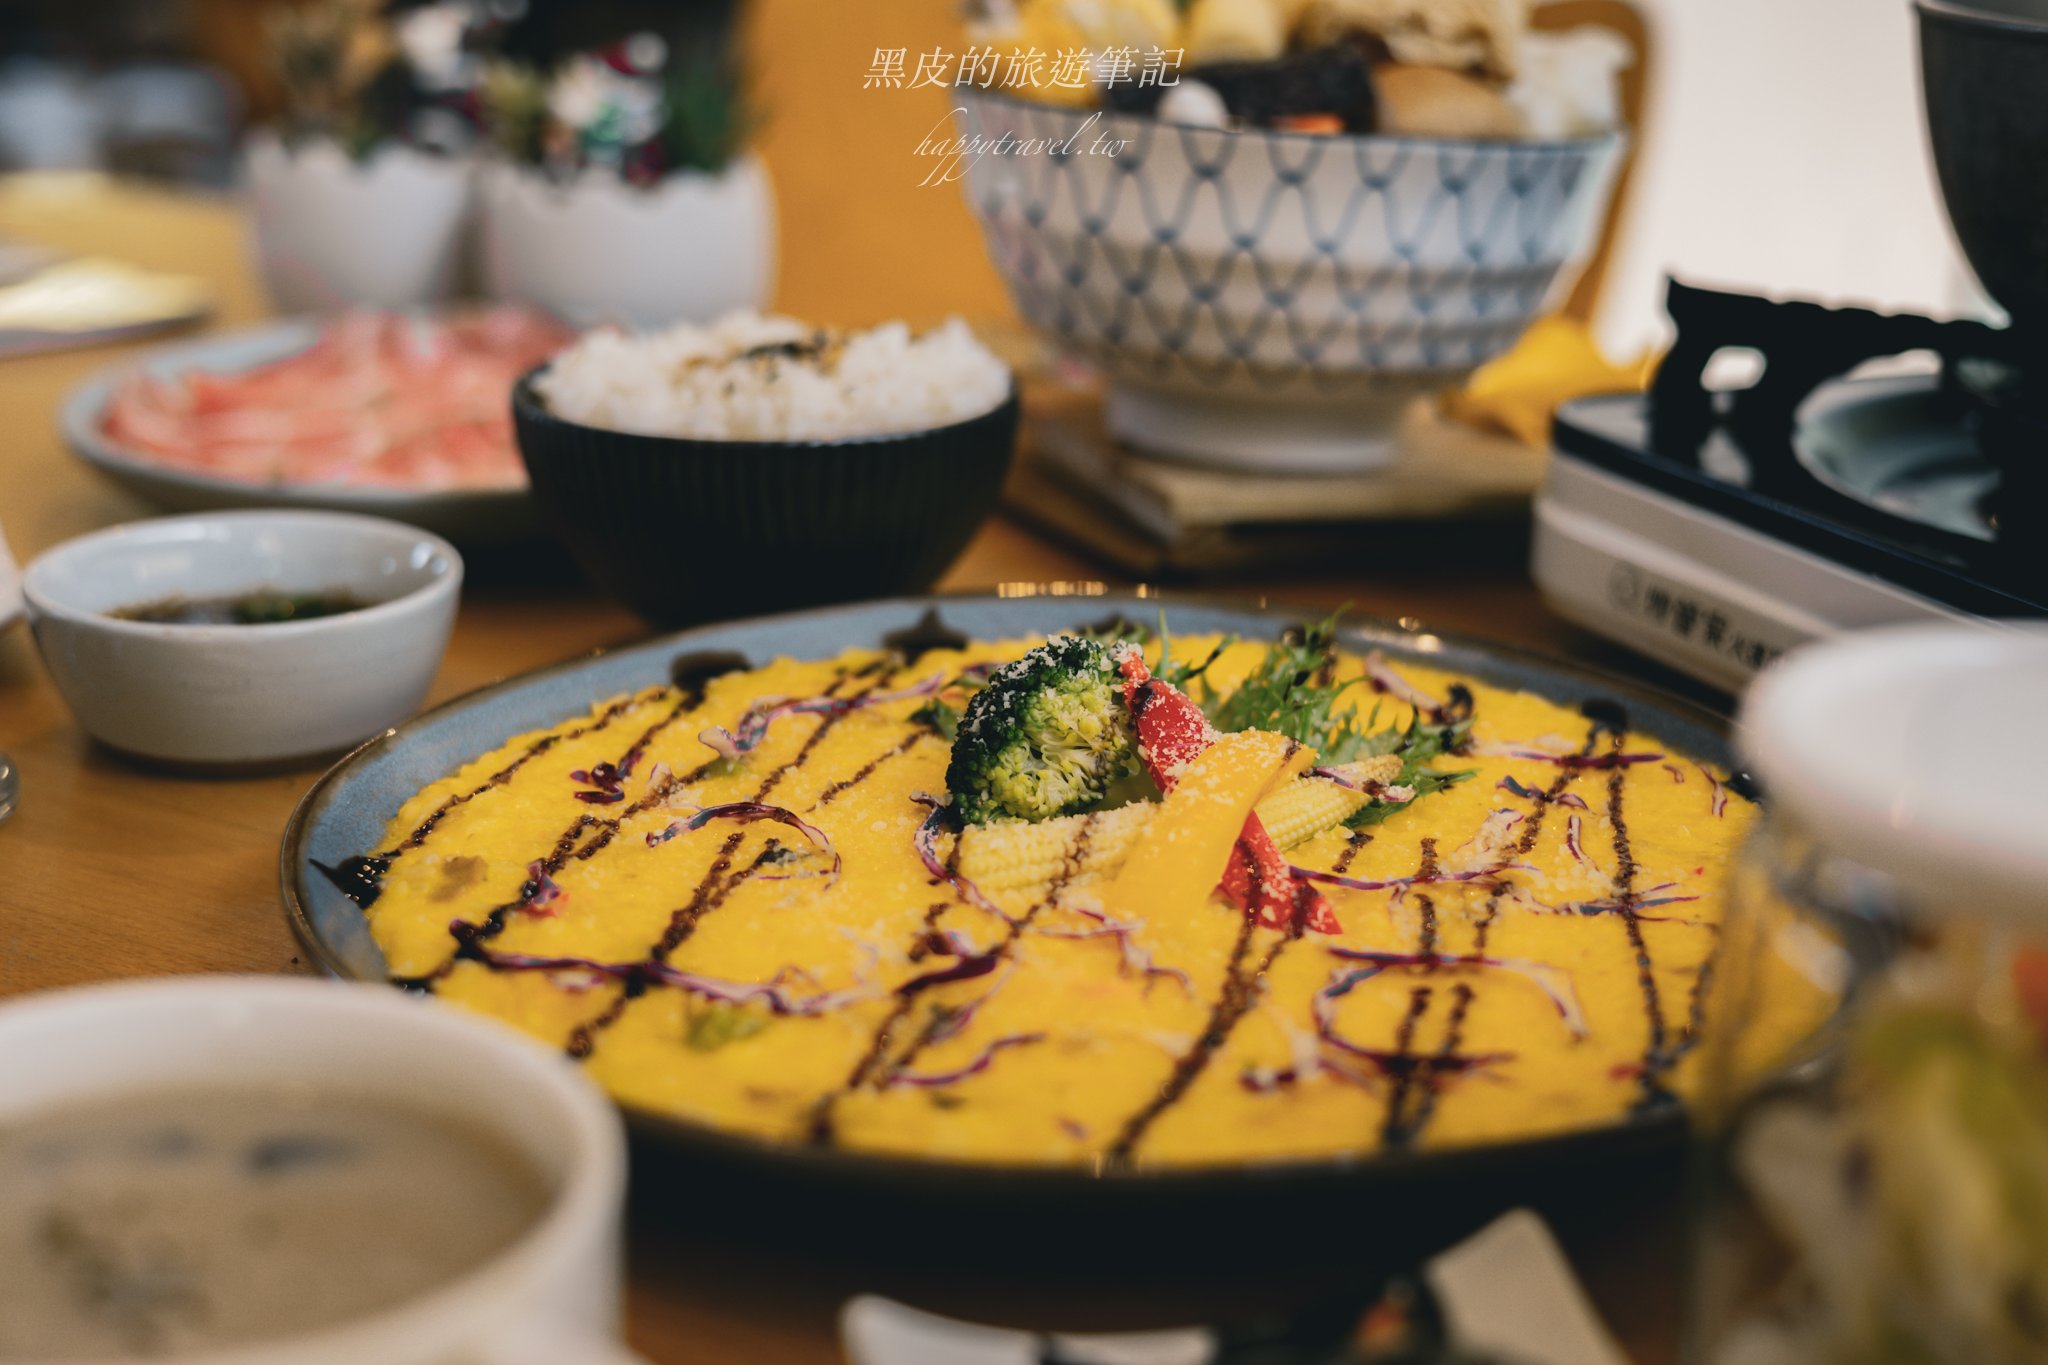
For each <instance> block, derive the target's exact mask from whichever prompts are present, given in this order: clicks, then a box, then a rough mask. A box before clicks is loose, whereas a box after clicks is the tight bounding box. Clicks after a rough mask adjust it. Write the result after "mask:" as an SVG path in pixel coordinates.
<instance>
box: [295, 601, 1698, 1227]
mask: <svg viewBox="0 0 2048 1365" xmlns="http://www.w3.org/2000/svg"><path fill="white" fill-rule="evenodd" d="M928 611H934V612H936V613H937V617H938V619H939V621H941V622H942V623H943V624H944V625H945V626H946V627H948V628H950V629H952V630H956V631H959V632H962V633H964V634H966V635H969V636H972V637H974V638H977V639H994V638H1001V637H1014V636H1019V635H1031V634H1045V633H1052V632H1058V631H1061V630H1072V629H1079V628H1082V627H1085V626H1088V625H1092V624H1096V623H1100V622H1102V621H1103V620H1105V618H1110V617H1114V616H1122V617H1124V618H1125V619H1128V620H1131V621H1136V622H1143V623H1148V624H1149V623H1151V622H1153V621H1156V620H1157V619H1158V617H1159V615H1160V613H1161V612H1162V611H1163V613H1164V615H1165V618H1166V622H1167V625H1168V627H1169V629H1170V630H1171V631H1172V632H1173V633H1174V634H1176V635H1183V634H1194V633H1200V632H1210V631H1226V632H1237V633H1239V634H1241V635H1244V636H1246V637H1247V638H1253V639H1271V638H1274V637H1275V636H1277V635H1278V633H1279V632H1280V631H1281V630H1282V629H1283V628H1284V627H1285V626H1288V625H1291V624H1295V623H1298V622H1300V621H1301V620H1302V619H1303V615H1304V614H1303V613H1302V612H1300V611H1292V612H1289V611H1282V610H1270V609H1259V608H1252V607H1242V606H1231V605H1220V604H1215V603H1211V602H1205V601H1200V600H1186V601H1182V600H1176V599H1171V598H1169V599H1166V600H1164V601H1162V600H1161V599H1159V598H1157V597H1146V598H1138V597H1122V596H1092V597H1091V596H1071V595H1064V596H1062V595H1051V596H1038V597H1004V598H991V597H944V596H941V597H930V598H901V599H896V600H892V601H884V602H874V603H864V604H859V605H855V606H849V607H838V608H831V609H826V610H820V611H810V612H801V613H796V614H792V615H786V616H772V617H763V618H760V619H756V620H749V621H737V622H732V623H729V624H723V625H715V626H707V627H703V628H701V629H696V630H689V631H684V632H681V633H680V634H675V635H668V636H664V637H661V638H659V639H655V640H650V641H647V642H645V643H643V644H637V645H631V646H628V647H625V648H622V649H617V650H613V651H610V652H607V653H600V654H597V655H595V656H592V657H588V658H584V659H579V660H573V661H570V662H568V663H563V664H557V665H555V666H553V667H550V668H545V669H542V670H540V671H538V672H535V673H530V674H527V675H525V676H523V677H518V678H512V679H509V680H507V681H504V682H499V683H495V684H492V685H491V686H489V687H486V688H483V689H481V690H479V691H477V692H473V693H471V694H469V695H468V696H466V697H461V698H457V699H456V700H454V701H451V702H448V703H445V704H443V705H442V706H440V707H438V708H436V709H434V710H431V711H428V712H426V713H425V714H423V715H421V716H419V717H417V718H415V719H414V720H412V721H410V722H408V723H407V724H405V725H403V726H400V727H399V728H397V729H395V730H392V731H389V732H387V733H386V734H384V735H382V736H380V737H378V738H376V739H373V740H371V741H369V742H368V743H367V744H365V745H363V746H362V747H361V748H360V749H358V750H356V751H355V752H354V753H353V754H351V755H349V756H348V757H347V758H345V759H343V760H342V761H341V763H339V764H338V765H336V766H335V767H334V768H333V769H332V770H330V771H329V772H328V773H327V774H326V775H325V776H323V777H322V778H321V779H320V780H319V781H318V782H317V783H315V784H314V786H313V788H312V790H311V791H309V792H308V793H307V794H306V796H305V798H304V799H303V800H302V801H301V802H300V804H299V807H298V809H297V810H296V811H294V812H293V813H292V817H291V821H290V823H289V824H288V825H287V826H286V828H285V835H284V843H283V848H282V851H281V854H280V860H279V874H280V878H281V883H282V890H283V895H284V902H285V908H286V912H287V914H288V915H289V916H290V919H291V923H292V927H293V929H294V931H295V932H296V933H297V935H298V937H299V939H300V941H301V942H302V943H303V944H304V945H305V948H306V950H307V951H308V953H309V954H310V955H311V957H312V960H313V961H314V962H315V963H316V964H318V965H319V966H320V967H322V968H324V969H325V970H327V971H329V972H331V973H334V974H336V975H339V976H343V977H350V978H355V979H358V980H364V981H383V980H385V979H386V976H385V969H384V960H383V956H382V954H381V953H380V952H379V950H378V948H377V946H376V944H375V943H374V942H373V941H372V939H371V937H370V933H369V930H368V927H367V925H366V924H365V921H364V918H363V914H362V912H361V910H360V909H359V908H358V907H357V906H356V904H355V903H354V902H353V901H351V900H349V899H348V898H347V897H345V896H343V895H342V894H341V893H340V892H339V891H338V890H337V889H335V887H333V886H332V885H331V884H329V883H328V882H327V880H326V879H325V878H324V877H323V876H321V875H320V874H318V873H317V872H316V871H314V869H313V866H312V863H313V861H314V860H318V861H319V862H322V863H326V864H328V865H330V866H333V865H336V864H338V863H340V862H341V860H343V859H346V858H349V857H352V856H355V855H357V854H361V853H363V852H365V851H367V850H370V849H373V848H376V847H378V846H379V845H380V843H381V841H382V839H383V835H384V831H385V827H386V826H387V825H388V824H389V822H390V820H391V818H392V817H393V815H394V814H395V813H396V812H397V810H398V808H399V806H400V805H401V804H402V803H403V802H404V801H405V800H407V799H408V798H410V797H411V796H412V795H413V794H414V793H415V792H417V791H418V790H419V789H420V788H421V787H423V786H426V785H427V784H428V783H430V782H433V781H435V780H437V779H439V778H441V777H444V776H446V775H447V774H448V773H450V772H453V771H454V770H455V769H456V768H457V767H459V766H460V765H461V764H463V763H465V762H467V761H468V760H469V759H471V758H473V757H475V756H476V755H478V754H481V753H485V752H487V751H489V750H491V749H493V748H496V747H497V746H498V745H500V744H502V743H504V742H505V741H506V740H508V739H510V738H512V737H513V736H515V735H518V734H521V733H524V732H526V731H529V730H534V729H538V728H541V727H543V726H548V725H552V724H554V723H556V722H558V721H560V720H563V719H565V718H567V717H569V716H571V715H575V714H580V713H582V712H583V711H585V710H587V709H588V708H589V706H590V705H591V703H592V702H594V701H596V700H598V699H600V698H603V697H606V696H611V695H615V694H617V693H621V692H629V691H633V690H635V689H638V688H644V687H648V686H653V685H658V684H661V683H663V682H666V681H667V679H668V676H669V662H670V660H672V659H674V658H675V657H676V656H677V655H679V654H683V653H686V652H695V651H699V650H730V651H735V652H737V653H740V654H743V655H745V656H746V657H747V658H748V659H750V660H752V661H754V662H756V663H765V662H767V661H768V660H769V659H771V658H773V657H775V656H777V655H789V656H793V657H797V658H825V657H829V656H832V655H836V654H838V653H839V652H841V651H842V650H844V649H848V648H853V647H858V646H877V645H879V644H881V643H882V642H883V640H884V639H885V637H888V636H891V635H894V634H896V633H898V632H903V631H906V630H910V629H912V628H914V627H916V626H917V625H918V623H919V621H920V619H921V618H923V617H924V616H925V614H926V613H927V612H928ZM1343 643H1344V645H1345V646H1346V647H1347V648H1353V649H1363V648H1378V649H1381V650H1383V651H1385V652H1386V653H1387V654H1388V655H1389V656H1390V657H1392V658H1396V659H1409V660H1416V661H1427V662H1428V663H1430V664H1432V665H1435V666H1438V667H1444V668H1450V669H1456V670H1459V671H1461V672H1464V673H1467V674H1469V675H1470V676H1472V677H1474V678H1476V679H1479V680H1481V681H1484V682H1488V683H1494V684H1498V685H1501V686H1506V687H1514V688H1521V689H1525V690H1527V691H1531V692H1535V693H1538V694H1540V695H1542V696H1545V697H1548V698H1551V699H1553V700H1556V701H1559V702H1562V703H1565V704H1569V705H1578V704H1579V703H1582V702H1585V701H1588V700H1591V699H1594V698H1607V699H1612V700H1616V701H1619V702H1621V703H1623V704H1624V705H1625V706H1626V707H1627V708H1628V712H1629V720H1630V725H1631V728H1633V729H1636V730H1638V731H1641V732H1644V733H1647V734H1650V735H1653V736H1655V737H1656V738H1658V739H1659V740H1661V741H1664V742H1665V743H1667V744H1669V745H1672V746H1675V747H1677V748H1679V749H1682V750H1684V751H1686V752H1689V753H1692V754H1696V755H1698V756H1700V757H1702V758H1705V759H1708V760H1710V761H1713V762H1716V763H1723V764H1725V763H1727V762H1729V761H1730V752H1729V746H1728V743H1727V731H1726V724H1725V721H1724V720H1723V719H1722V718H1720V717H1717V716H1714V715H1712V714H1710V713H1708V712H1705V711H1702V710H1700V709H1698V708H1696V707H1694V706H1692V705H1691V704H1690V703H1687V702H1684V701H1681V700H1678V699H1677V698H1674V697H1671V696H1669V695H1667V694H1664V693H1660V692H1655V691H1652V690H1650V689H1647V688H1644V687H1641V686H1638V685H1635V684H1632V683H1628V682H1625V681H1622V680H1620V679H1616V678H1613V677H1610V676H1606V675H1602V674H1598V673H1595V672H1592V671H1590V670H1585V669H1581V668H1578V667H1575V666H1573V665H1570V664H1565V663H1561V662H1558V661H1555V660H1551V659H1546V658H1543V657H1541V656H1537V655H1533V654H1528V653H1524V652H1522V651H1519V650H1515V649H1512V648H1509V647H1506V646H1501V645H1496V644H1491V643H1488V642H1484V641H1478V640H1471V639H1461V638H1458V637H1455V636H1449V635H1438V634H1434V633H1431V632H1427V631H1423V630H1419V629H1418V630H1410V629H1404V628H1401V627H1397V626H1394V625H1391V624H1386V623H1380V622H1372V621H1361V622H1352V623H1350V624H1348V625H1346V626H1345V627H1344V628H1343ZM628 1118H629V1119H630V1120H631V1121H632V1123H633V1125H634V1128H635V1131H636V1134H637V1135H638V1137H639V1138H640V1140H641V1143H642V1154H643V1159H641V1160H640V1161H639V1164H638V1165H637V1166H636V1170H635V1176H634V1178H635V1182H636V1188H637V1189H640V1190H643V1191H644V1190H647V1189H649V1188H651V1187H655V1188H658V1187H661V1186H663V1185H669V1184H673V1185H676V1186H678V1187H679V1189H678V1198H679V1200H680V1201H681V1202H683V1203H685V1204H687V1205H688V1206H689V1207H690V1208H691V1209H692V1210H693V1211H694V1212H695V1214H696V1215H697V1216H699V1217H710V1216H712V1208H713V1206H714V1205H715V1206H717V1208H718V1209H719V1210H721V1211H722V1212H723V1213H725V1214H730V1215H731V1216H733V1217H735V1218H741V1217H743V1218H744V1219H745V1220H746V1225H747V1226H754V1227H758V1226H759V1223H760V1218H761V1215H762V1212H763V1209H764V1206H766V1207H772V1208H788V1209H802V1210H805V1211H806V1212H807V1213H814V1214H818V1215H819V1216H824V1211H826V1210H830V1211H831V1213H830V1217H831V1219H832V1221H833V1222H834V1223H835V1224H840V1223H844V1222H847V1221H854V1222H857V1223H858V1224H859V1226H861V1227H862V1228H863V1229H864V1231H863V1237H864V1238H866V1239H867V1240H866V1241H865V1242H864V1243H863V1246H864V1248H867V1249H873V1248H875V1247H878V1246H881V1245H883V1244H887V1245H890V1246H892V1247H895V1248H898V1249H902V1248H904V1247H906V1246H908V1247H910V1248H911V1249H915V1248H916V1247H918V1246H923V1245H926V1244H930V1245H932V1246H939V1245H943V1244H945V1243H946V1242H947V1241H948V1239H950V1238H951V1237H952V1236H953V1233H952V1232H951V1231H949V1229H950V1228H952V1227H953V1225H954V1224H955V1223H957V1222H958V1220H959V1218H960V1211H961V1210H962V1209H971V1210H973V1215H972V1216H973V1218H974V1220H975V1221H976V1222H977V1223H979V1222H981V1221H982V1220H983V1219H984V1218H992V1219H996V1220H999V1222H1000V1223H1001V1226H1002V1227H1003V1228H1004V1238H1003V1249H1004V1251H1005V1252H1006V1253H1018V1254H1024V1255H1027V1256H1029V1255H1033V1254H1037V1252H1038V1251H1042V1250H1046V1249H1052V1248H1059V1249H1060V1250H1059V1254H1060V1255H1062V1256H1064V1257H1068V1258H1071V1257H1074V1256H1077V1255H1078V1256H1082V1257H1084V1258H1089V1257H1101V1256H1104V1255H1112V1256H1122V1255H1124V1254H1127V1253H1129V1252H1130V1251H1131V1249H1132V1248H1133V1247H1134V1246H1135V1245H1139V1244H1142V1245H1143V1246H1144V1247H1145V1248H1146V1253H1145V1254H1147V1255H1149V1256H1153V1257H1155V1258H1157V1257H1162V1256H1166V1257H1171V1256H1173V1255H1175V1254H1177V1253H1180V1254H1187V1253H1192V1254H1196V1255H1198V1256H1199V1255H1208V1256H1212V1257H1213V1255H1214V1252H1215V1249H1216V1246H1217V1238H1218V1237H1219V1236H1223V1235H1228V1236H1231V1237H1237V1236H1240V1235H1248V1234H1249V1233H1250V1231H1251V1230H1253V1229H1257V1228H1261V1227H1265V1228H1268V1229H1269V1230H1270V1229H1275V1228H1284V1229H1285V1236H1286V1238H1287V1240H1288V1244H1287V1245H1286V1246H1285V1247H1277V1246H1275V1247H1271V1248H1269V1249H1268V1251H1269V1254H1272V1255H1278V1256H1282V1257H1284V1258H1289V1259H1293V1258H1297V1257H1301V1256H1304V1255H1311V1254H1315V1255H1321V1254H1325V1253H1327V1252H1328V1251H1329V1250H1330V1249H1331V1248H1332V1247H1336V1248H1339V1249H1341V1251H1342V1252H1343V1253H1345V1254H1347V1255H1349V1256H1350V1257H1351V1259H1352V1260H1353V1261H1356V1260H1357V1259H1358V1258H1359V1256H1360V1255H1361V1254H1362V1253H1363V1252H1365V1251H1366V1249H1367V1248H1369V1249H1370V1254H1371V1255H1372V1256H1373V1257H1376V1258H1377V1257H1384V1258H1386V1260H1387V1262H1388V1263H1389V1264H1406V1263H1408V1262H1409V1261H1411V1260H1412V1258H1413V1257H1415V1256H1418V1255H1426V1254H1429V1253H1430V1252H1432V1251H1434V1250H1436V1249H1439V1248H1441V1247H1443V1246H1446V1245H1449V1244H1450V1243H1451V1242H1452V1241H1455V1240H1456V1239H1457V1238H1458V1237H1460V1236H1463V1235H1465V1234H1466V1233H1468V1232H1469V1231H1470V1230H1471V1229H1472V1228H1474V1227H1476V1226H1478V1225H1479V1224H1480V1223H1481V1222H1483V1221H1485V1219H1487V1218H1488V1217H1490V1216H1492V1215H1494V1214H1497V1213H1499V1212H1500V1211H1502V1210H1504V1209H1506V1208H1510V1207H1513V1206H1515V1205H1516V1204H1523V1203H1527V1204H1533V1205H1535V1206H1537V1207H1539V1208H1559V1209H1562V1208H1565V1207H1567V1206H1569V1207H1570V1208H1572V1209H1575V1210H1581V1209H1582V1207H1583V1206H1584V1205H1585V1204H1586V1203H1587V1202H1588V1201H1600V1200H1606V1199H1617V1200H1620V1201H1621V1202H1622V1203H1623V1204H1624V1205H1625V1204H1626V1203H1627V1202H1628V1201H1629V1200H1631V1199H1634V1198H1635V1197H1637V1195H1638V1194H1639V1193H1640V1191H1641V1189H1642V1188H1643V1185H1642V1180H1643V1179H1644V1178H1648V1179H1650V1180H1653V1181H1656V1180H1662V1179H1664V1178H1665V1177H1666V1176H1668V1175H1669V1174H1670V1172H1671V1170H1672V1169H1673V1166H1674V1164H1675V1158H1676V1156H1677V1153H1678V1151H1679V1147H1680V1136H1681V1134H1682V1131H1683V1124H1682V1116H1681V1115H1679V1114H1677V1113H1675V1112H1673V1111H1670V1110H1666V1111H1664V1112H1662V1113H1659V1114H1656V1115H1653V1116H1648V1117H1645V1118H1643V1119H1640V1120H1637V1121H1632V1122H1629V1123H1626V1124H1622V1125H1615V1126H1611V1127H1606V1128H1600V1129H1595V1130H1588V1131H1585V1132H1581V1133H1574V1134H1570V1135H1567V1136H1564V1137H1554V1138H1545V1139H1539V1140H1536V1141H1529V1142H1520V1143H1512V1144H1499V1145H1493V1146H1485V1147H1471V1148H1453V1149H1443V1150H1427V1151H1422V1152H1415V1153H1394V1154H1379V1155H1373V1156H1368V1157H1355V1158H1347V1159H1341V1160H1316V1161H1297V1162H1288V1163H1281V1164H1266V1165H1246V1166H1228V1167H1207V1168H1173V1169H1164V1170H1145V1169H1142V1168H1140V1169H1138V1170H1135V1171H1089V1170H1083V1169H1078V1168H1038V1167H1005V1166H983V1165H965V1164H952V1163H939V1162H926V1161H918V1160H914V1159H907V1158H900V1157H885V1156H872V1155H865V1154H859V1153H848V1152H842V1151H837V1150H834V1149H826V1148H810V1147H801V1146H796V1145H792V1144H784V1143H776V1142H768V1141H764V1140H761V1139H756V1138H749V1137H739V1136H735V1135H732V1134H728V1133H724V1132H720V1131H718V1130H715V1129H712V1128H709V1127H705V1126H701V1125H697V1124H692V1123H688V1122H684V1121H681V1120H677V1119H673V1118H667V1117H661V1116H655V1115H648V1114H636V1113H631V1112H629V1114H628ZM713 1172H715V1173H716V1174H715V1175H713V1174H711V1173H713ZM1350 1213H1356V1214H1357V1215H1358V1216H1360V1217H1368V1218H1369V1219H1370V1224H1371V1228H1372V1230H1373V1232H1372V1236H1371V1238H1370V1239H1368V1240H1367V1241H1364V1242H1361V1241H1360V1240H1359V1238H1360V1228H1359V1225H1357V1224H1355V1223H1350V1222H1347V1221H1346V1218H1347V1216H1348V1214H1350ZM1103 1219H1109V1220H1112V1221H1114V1222H1115V1224H1116V1226H1117V1229H1118V1231H1117V1239H1118V1240H1117V1241H1116V1243H1115V1244H1114V1250H1113V1251H1112V1250H1111V1249H1110V1248H1107V1247H1096V1248H1085V1247H1078V1246H1076V1245H1074V1242H1073V1236H1072V1234H1073V1232H1074V1228H1075V1222H1076V1220H1082V1221H1085V1222H1088V1223H1091V1224H1092V1223H1096V1222H1098V1221H1100V1220H1103ZM1269 1235H1277V1234H1269ZM1027 1249H1029V1250H1027Z"/></svg>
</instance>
